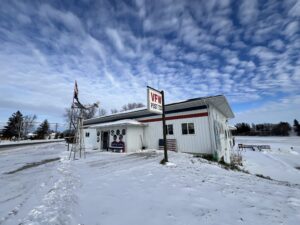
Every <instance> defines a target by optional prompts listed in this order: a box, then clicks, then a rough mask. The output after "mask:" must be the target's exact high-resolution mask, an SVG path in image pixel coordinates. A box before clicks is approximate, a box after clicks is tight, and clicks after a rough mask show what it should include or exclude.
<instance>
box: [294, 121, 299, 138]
mask: <svg viewBox="0 0 300 225" xmlns="http://www.w3.org/2000/svg"><path fill="white" fill-rule="evenodd" d="M294 131H295V132H296V133H297V135H298V136H300V124H299V122H298V120H296V119H295V120H294Z"/></svg>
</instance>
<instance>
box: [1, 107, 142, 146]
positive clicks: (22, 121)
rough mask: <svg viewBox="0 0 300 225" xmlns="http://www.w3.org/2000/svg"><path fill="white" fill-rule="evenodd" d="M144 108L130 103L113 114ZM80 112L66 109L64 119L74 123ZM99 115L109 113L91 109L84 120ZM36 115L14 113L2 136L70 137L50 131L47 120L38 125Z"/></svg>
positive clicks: (87, 111) (95, 108) (21, 137)
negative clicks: (53, 134)
mask: <svg viewBox="0 0 300 225" xmlns="http://www.w3.org/2000/svg"><path fill="white" fill-rule="evenodd" d="M141 107H144V105H143V104H142V103H128V104H125V105H123V106H122V107H121V109H120V110H117V109H112V110H111V114H113V113H117V112H124V111H128V110H132V109H135V108H141ZM78 113H79V112H75V113H74V114H73V115H72V114H71V109H70V108H66V109H65V113H64V115H63V116H64V118H65V120H66V122H67V123H69V122H70V120H71V117H72V116H73V121H75V120H76V118H77V117H78V116H79V115H78ZM97 114H98V116H104V115H107V111H106V110H105V109H103V108H100V109H98V111H97V107H91V108H89V109H86V110H84V111H83V115H82V116H83V118H84V119H90V118H93V117H95V116H96V115H97ZM36 120H37V116H36V115H25V116H24V115H23V114H22V113H21V112H20V111H19V110H18V111H17V112H15V113H13V114H12V115H11V116H10V117H9V118H8V122H7V125H6V126H4V129H3V130H2V131H1V132H0V135H1V136H2V138H4V139H9V140H21V139H28V138H30V139H45V138H47V137H48V136H49V135H50V134H51V133H55V138H63V137H64V136H66V135H68V134H69V133H70V132H74V131H69V130H65V131H63V132H59V131H57V129H56V130H55V131H54V130H51V129H50V123H49V122H48V120H47V119H45V120H44V121H43V122H41V123H38V122H37V121H36ZM37 124H39V126H38V127H37V128H36V129H35V126H36V125H37ZM29 133H33V135H32V136H30V137H29V136H28V134H29Z"/></svg>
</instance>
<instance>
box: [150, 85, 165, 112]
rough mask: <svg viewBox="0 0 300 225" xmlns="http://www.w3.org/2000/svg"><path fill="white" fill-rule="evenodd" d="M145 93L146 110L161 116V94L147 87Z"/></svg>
mask: <svg viewBox="0 0 300 225" xmlns="http://www.w3.org/2000/svg"><path fill="white" fill-rule="evenodd" d="M147 92H148V110H149V111H150V112H153V113H156V114H162V113H163V108H162V107H163V106H162V94H161V92H159V91H156V90H153V89H152V88H150V87H148V89H147Z"/></svg>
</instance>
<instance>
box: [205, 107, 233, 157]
mask: <svg viewBox="0 0 300 225" xmlns="http://www.w3.org/2000/svg"><path fill="white" fill-rule="evenodd" d="M209 111H210V115H211V126H212V130H213V134H212V135H213V138H214V148H215V149H216V151H217V154H218V159H221V157H224V161H225V162H227V163H230V156H231V146H230V138H229V137H228V136H226V135H225V132H226V131H228V130H229V127H228V124H227V122H226V121H227V118H226V117H225V116H224V115H223V114H222V113H221V112H220V111H219V110H217V109H216V108H215V107H214V106H212V105H210V109H209ZM216 124H219V126H218V131H216V126H217V125H216ZM218 139H219V143H220V144H219V145H218V144H217V142H218V141H217V140H218Z"/></svg>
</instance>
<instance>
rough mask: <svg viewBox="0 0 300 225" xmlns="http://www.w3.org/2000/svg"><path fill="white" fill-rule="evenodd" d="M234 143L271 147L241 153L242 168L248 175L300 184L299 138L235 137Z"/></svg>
mask: <svg viewBox="0 0 300 225" xmlns="http://www.w3.org/2000/svg"><path fill="white" fill-rule="evenodd" d="M236 142H237V144H239V143H240V144H247V145H270V147H271V150H264V151H262V152H257V151H252V150H250V149H247V150H245V151H243V152H242V156H243V158H244V160H243V164H244V168H245V169H246V170H248V171H249V172H250V173H253V174H262V175H264V176H269V177H270V178H272V179H275V180H279V181H287V182H290V183H294V184H300V137H236ZM297 167H299V169H297Z"/></svg>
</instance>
